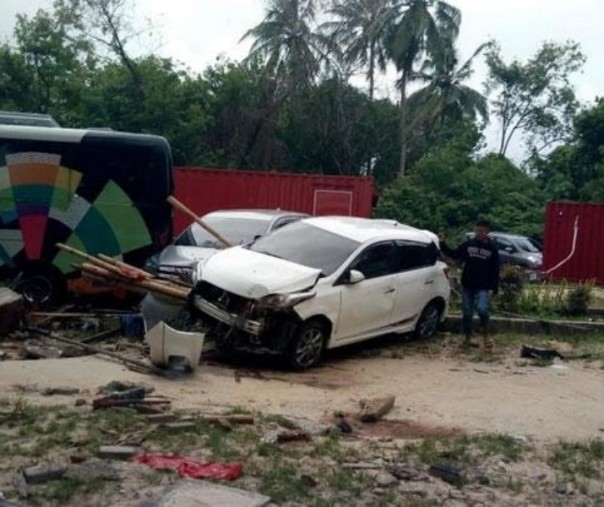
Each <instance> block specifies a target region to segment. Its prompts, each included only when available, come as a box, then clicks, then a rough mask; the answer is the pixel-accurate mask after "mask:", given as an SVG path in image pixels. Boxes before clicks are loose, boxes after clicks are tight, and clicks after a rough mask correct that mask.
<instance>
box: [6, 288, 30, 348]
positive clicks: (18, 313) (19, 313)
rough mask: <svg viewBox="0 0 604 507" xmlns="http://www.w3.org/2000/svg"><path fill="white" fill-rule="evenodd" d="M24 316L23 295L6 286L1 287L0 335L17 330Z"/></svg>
mask: <svg viewBox="0 0 604 507" xmlns="http://www.w3.org/2000/svg"><path fill="white" fill-rule="evenodd" d="M24 316H25V305H24V304H23V297H22V296H21V295H20V294H17V293H16V292H14V291H12V290H10V289H8V288H6V287H0V337H1V336H6V335H9V334H10V333H12V332H13V331H15V330H16V329H17V328H18V327H19V324H20V322H21V320H22V319H23V317H24Z"/></svg>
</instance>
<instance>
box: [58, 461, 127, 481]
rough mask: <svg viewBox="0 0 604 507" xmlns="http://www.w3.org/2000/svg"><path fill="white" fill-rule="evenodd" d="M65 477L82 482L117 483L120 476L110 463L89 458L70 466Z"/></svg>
mask: <svg viewBox="0 0 604 507" xmlns="http://www.w3.org/2000/svg"><path fill="white" fill-rule="evenodd" d="M65 477H67V478H68V479H79V480H84V481H91V480H103V481H117V480H119V479H120V474H119V473H118V471H117V470H116V468H115V466H114V465H113V463H111V462H110V461H106V460H102V459H96V458H91V459H89V460H85V461H82V462H80V463H78V464H76V465H73V466H71V467H70V468H69V469H68V470H67V473H66V474H65Z"/></svg>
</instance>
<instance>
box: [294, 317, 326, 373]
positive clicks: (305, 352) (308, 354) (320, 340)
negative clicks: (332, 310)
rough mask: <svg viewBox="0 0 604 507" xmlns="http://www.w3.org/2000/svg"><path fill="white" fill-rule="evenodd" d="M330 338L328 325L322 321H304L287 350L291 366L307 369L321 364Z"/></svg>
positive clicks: (297, 368)
mask: <svg viewBox="0 0 604 507" xmlns="http://www.w3.org/2000/svg"><path fill="white" fill-rule="evenodd" d="M328 338H329V337H328V335H327V330H326V327H325V326H324V325H323V324H322V323H321V322H318V321H307V322H304V323H302V324H301V325H300V327H299V328H298V330H297V331H296V334H295V335H294V338H293V340H292V341H291V343H290V345H289V347H288V349H287V351H286V359H287V362H288V363H289V366H291V367H292V368H293V369H295V370H306V369H308V368H312V367H313V366H316V365H317V364H319V362H320V361H321V357H322V356H323V350H324V348H325V343H327V339H328Z"/></svg>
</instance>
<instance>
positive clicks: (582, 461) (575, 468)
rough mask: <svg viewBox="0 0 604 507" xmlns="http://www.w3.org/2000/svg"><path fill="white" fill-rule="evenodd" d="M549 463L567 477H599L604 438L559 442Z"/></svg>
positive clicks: (602, 468)
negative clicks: (589, 440) (583, 441)
mask: <svg viewBox="0 0 604 507" xmlns="http://www.w3.org/2000/svg"><path fill="white" fill-rule="evenodd" d="M550 465H551V466H552V467H553V468H555V469H557V470H559V471H561V472H562V473H564V474H565V475H566V476H568V477H576V476H580V477H587V478H590V479H597V478H601V477H602V476H603V473H604V440H599V439H598V440H592V441H591V442H587V443H571V442H560V443H559V444H558V445H557V446H556V447H555V449H554V452H553V456H552V458H551V459H550Z"/></svg>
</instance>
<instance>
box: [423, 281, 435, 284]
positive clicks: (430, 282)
mask: <svg viewBox="0 0 604 507" xmlns="http://www.w3.org/2000/svg"><path fill="white" fill-rule="evenodd" d="M433 283H434V280H427V281H426V283H425V284H424V285H432V284H433Z"/></svg>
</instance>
